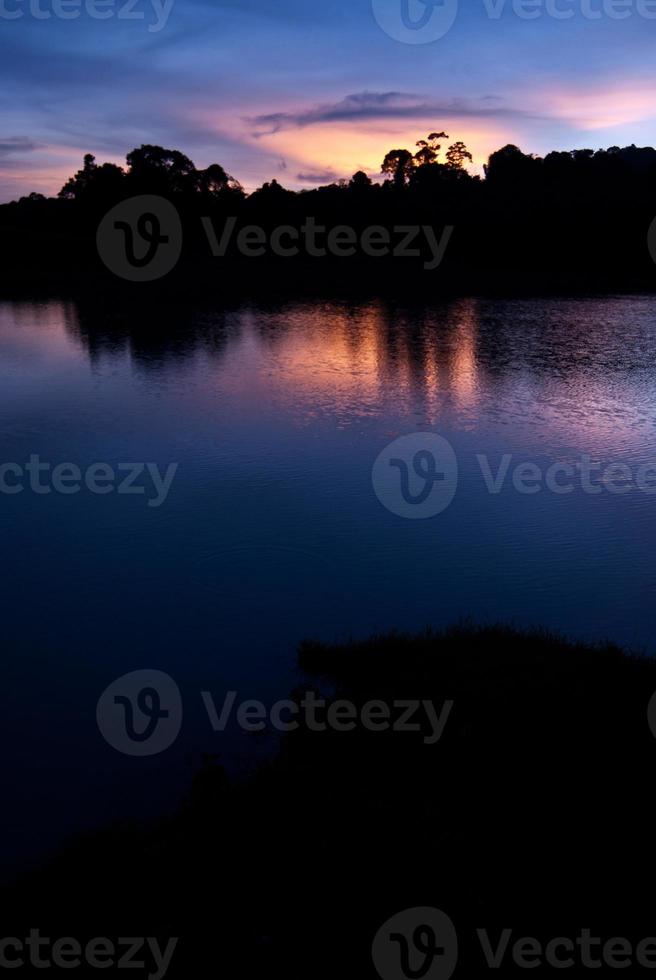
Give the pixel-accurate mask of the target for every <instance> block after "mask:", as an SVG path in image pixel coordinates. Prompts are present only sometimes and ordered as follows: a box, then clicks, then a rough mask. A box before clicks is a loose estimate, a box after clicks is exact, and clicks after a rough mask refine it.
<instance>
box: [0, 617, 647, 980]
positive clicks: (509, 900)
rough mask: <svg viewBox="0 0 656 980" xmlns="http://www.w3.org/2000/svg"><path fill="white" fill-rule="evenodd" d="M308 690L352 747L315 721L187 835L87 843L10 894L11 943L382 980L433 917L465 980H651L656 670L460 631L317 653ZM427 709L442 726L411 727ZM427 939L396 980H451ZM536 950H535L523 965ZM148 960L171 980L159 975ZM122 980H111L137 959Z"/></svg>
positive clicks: (613, 656)
mask: <svg viewBox="0 0 656 980" xmlns="http://www.w3.org/2000/svg"><path fill="white" fill-rule="evenodd" d="M299 666H300V668H301V670H302V672H303V675H304V676H303V680H302V682H301V683H300V685H299V690H298V691H297V692H296V695H295V696H296V698H297V699H298V700H299V701H300V699H301V698H307V694H306V693H301V692H307V691H308V690H309V688H310V687H312V686H313V685H314V687H315V689H316V691H317V692H318V693H317V697H320V696H321V693H322V692H323V693H324V694H325V695H326V697H327V699H328V701H329V702H333V701H334V700H336V699H339V700H341V701H345V702H349V704H350V705H351V707H348V706H344V705H342V706H341V707H340V708H335V709H334V714H333V716H332V717H333V720H335V719H337V723H335V724H332V726H331V725H326V728H325V730H323V731H320V730H315V729H316V728H317V724H316V723H315V722H316V720H317V717H318V718H319V719H320V720H321V719H324V718H325V715H323V714H321V715H318V716H317V717H315V720H314V721H308V716H307V713H305V714H304V715H302V717H303V723H302V724H301V726H300V727H299V728H298V729H297V730H295V731H291V732H289V733H287V734H285V735H284V736H283V737H282V743H281V749H280V753H279V754H278V756H277V757H276V759H275V760H274V761H272V762H271V763H270V764H269V765H267V766H266V767H264V768H263V769H261V770H260V771H259V772H258V773H257V774H256V776H255V777H254V778H251V779H249V780H247V781H243V782H240V783H237V784H231V783H230V782H229V780H228V779H227V777H226V776H225V774H224V772H223V770H222V769H221V768H220V767H219V766H218V765H215V764H214V763H213V762H212V761H211V760H208V761H207V763H206V765H205V766H204V768H203V770H202V771H201V772H200V774H199V775H198V777H197V779H196V780H195V783H194V785H193V787H192V789H191V792H190V794H189V798H188V800H187V801H186V803H185V805H184V807H183V808H182V809H181V811H180V812H179V813H178V814H177V816H175V818H173V819H171V820H167V821H166V822H162V823H161V824H160V825H158V826H155V827H148V828H145V829H144V828H134V827H116V828H113V829H108V830H105V831H103V832H102V833H98V834H95V835H90V836H88V837H87V838H85V839H78V840H76V841H75V842H73V843H72V844H71V846H70V847H69V848H67V849H66V851H65V852H63V853H61V854H60V855H59V856H58V857H57V858H56V860H53V861H51V862H50V863H49V864H48V865H47V866H46V867H44V868H43V869H42V870H40V871H39V872H38V873H36V874H33V875H31V876H30V877H29V879H24V880H22V881H21V882H19V883H18V885H15V886H13V887H12V888H11V889H10V890H9V891H8V892H5V895H4V898H3V908H2V918H1V921H2V932H3V936H11V937H19V936H20V937H23V938H24V937H26V936H28V935H29V931H30V929H38V930H39V935H40V936H41V937H49V938H50V941H51V942H52V941H54V939H55V937H75V938H76V941H77V942H78V943H80V944H82V945H83V944H84V943H85V942H87V941H88V940H89V939H96V938H97V937H107V938H110V937H111V939H110V943H113V944H114V947H115V949H116V950H118V949H119V939H121V937H122V939H123V940H124V938H125V937H157V939H158V943H159V948H161V949H164V948H166V947H167V942H168V941H169V939H170V938H171V937H179V941H178V942H177V944H176V946H175V949H173V950H172V952H171V956H170V962H169V964H168V966H167V967H166V975H167V976H169V977H197V978H201V977H203V978H204V977H210V976H217V977H221V976H225V977H231V978H241V977H243V978H252V977H256V976H268V975H280V976H284V977H299V978H300V977H303V978H308V977H349V978H351V977H352V978H360V977H362V978H364V977H375V976H377V975H378V974H377V973H376V971H375V969H374V966H373V964H372V957H371V945H372V939H373V937H374V935H375V934H376V933H377V931H378V930H379V928H380V926H381V925H382V924H383V923H384V922H385V921H386V920H387V919H388V918H389V917H390V916H392V915H394V914H395V913H397V912H399V911H401V910H404V909H409V908H416V907H421V906H430V907H433V908H437V909H440V910H442V911H443V912H444V913H446V914H447V915H448V916H449V918H450V920H451V921H452V922H453V924H454V927H455V930H456V932H457V936H458V945H459V950H458V962H457V966H456V972H455V976H456V977H460V976H462V977H472V976H483V977H485V976H494V975H495V974H496V975H497V976H499V975H501V976H507V975H509V974H512V975H517V976H521V975H523V974H524V971H525V970H526V969H527V968H530V967H529V965H528V964H532V965H533V966H536V965H538V964H541V970H540V971H539V975H541V976H542V975H545V974H546V975H547V976H550V975H551V974H552V972H553V971H555V970H556V969H557V966H554V965H553V962H551V961H550V959H549V957H551V960H553V959H554V958H555V959H558V958H560V959H561V960H562V961H563V963H562V966H564V967H566V969H567V975H568V976H573V975H579V974H580V975H582V976H587V975H589V970H590V969H591V968H593V969H594V968H595V967H594V965H593V964H594V963H596V962H597V961H599V963H600V964H601V967H600V968H598V974H599V975H606V974H607V973H608V971H609V970H610V969H613V967H614V966H616V967H619V966H620V964H622V966H623V968H628V969H629V972H631V973H638V974H639V975H647V976H648V975H649V972H648V970H649V967H653V966H654V964H655V963H656V940H654V946H653V947H650V946H649V945H648V944H646V943H645V940H646V939H648V938H649V937H653V936H656V908H655V907H654V905H655V903H654V899H653V897H652V892H653V889H652V888H651V882H652V881H653V875H654V870H655V864H656V862H655V859H654V847H653V838H654V832H653V825H654V815H655V809H654V802H655V793H654V784H655V781H656V739H655V738H654V737H653V736H652V734H651V731H650V728H649V725H648V720H647V706H648V703H649V700H650V698H651V695H652V693H653V692H654V690H656V663H655V662H653V661H651V660H646V659H641V658H637V657H630V656H628V655H626V654H624V653H623V652H622V651H620V650H619V649H617V648H615V647H612V646H608V647H605V648H593V647H587V646H583V645H575V644H571V643H568V642H566V641H564V640H562V639H560V638H558V637H554V636H551V635H548V634H545V633H530V634H522V633H518V632H514V631H512V630H509V629H502V628H485V629H475V628H459V629H457V630H453V631H449V632H447V633H443V634H435V633H425V634H422V635H418V636H414V637H408V636H387V637H382V638H376V639H373V640H371V641H369V642H367V643H358V644H349V645H344V646H340V647H334V648H333V647H324V646H321V645H316V644H310V643H308V644H306V645H304V646H303V647H302V649H301V650H300V652H299ZM417 701H419V702H422V703H423V704H424V705H433V707H434V709H435V711H434V714H432V713H431V711H430V710H423V709H420V708H415V710H414V713H413V714H412V715H409V714H408V711H409V704H408V703H413V702H417ZM372 702H380V704H378V706H377V707H376V706H374V707H372ZM403 702H405V703H403ZM403 713H405V715H406V717H405V719H404V720H403V719H402V715H403ZM287 717H288V716H287ZM353 718H355V719H356V720H355V722H353ZM431 718H433V719H434V718H438V719H439V720H440V724H439V725H437V726H436V724H435V723H434V721H433V722H431V720H430V719H431ZM363 719H365V720H364V721H363ZM402 720H403V723H401V722H402ZM350 723H353V724H354V727H350ZM408 725H410V726H413V725H414V726H417V725H418V730H409V731H408V730H405V729H406V728H407V727H408ZM319 727H320V726H319ZM340 728H342V729H346V728H350V730H338V729H340ZM34 778H35V779H38V778H39V774H38V772H36V773H34ZM71 805H74V802H73V801H72V803H71ZM43 819H44V821H46V820H47V819H48V815H47V813H44V814H43ZM504 929H505V930H512V932H511V934H510V935H509V934H508V933H507V932H506V933H504V932H503V930H504ZM477 930H481V932H479V933H477ZM586 930H588V932H586ZM396 935H397V938H396V940H393V941H392V943H391V947H390V948H392V949H394V950H398V955H399V957H400V956H401V952H402V946H403V942H404V940H403V938H402V935H401V933H400V932H399V931H398V930H397V933H396ZM408 936H409V937H410V938H409V939H408V943H409V944H410V945H409V947H408V948H409V950H410V954H409V955H410V959H409V961H408V962H407V963H406V971H407V970H408V969H409V970H410V971H411V972H406V973H404V972H398V970H399V969H401V970H402V969H403V963H402V960H401V959H399V960H398V963H397V966H396V967H390V969H393V968H394V969H396V970H397V972H396V973H388V976H389V977H390V978H392V977H395V976H398V977H403V976H428V977H429V978H432V977H442V976H446V975H448V973H445V972H442V973H439V972H434V973H431V972H425V973H422V972H421V969H422V964H424V963H425V962H426V961H425V955H424V954H423V953H420V952H418V950H420V949H421V948H422V947H421V945H417V946H416V948H415V947H414V946H413V945H412V942H413V940H412V935H411V933H409V934H408ZM504 936H505V937H507V942H506V943H505V944H504ZM486 937H487V940H486ZM525 937H532V939H533V940H534V942H533V945H531V944H529V945H528V946H522V947H521V948H518V947H516V946H515V944H516V943H517V941H518V940H522V939H523V938H525ZM558 937H560V938H561V939H565V941H566V942H565V944H564V945H563V944H562V943H561V944H559V945H558V944H556V945H553V944H552V946H551V947H549V949H550V953H549V957H547V954H546V950H547V947H548V944H549V943H550V941H552V940H554V939H555V938H558ZM416 938H417V940H418V941H422V936H418V937H416ZM425 938H426V937H425V936H424V939H425ZM438 938H439V937H438ZM613 939H614V940H616V941H617V942H618V943H619V944H620V945H619V946H615V945H612V944H611V945H610V946H609V945H608V941H609V940H613ZM446 940H448V937H446V939H444V938H443V940H442V941H443V943H445V944H446V945H448V943H447V942H446ZM488 940H489V944H490V947H489V948H487V947H486V941H488ZM535 943H537V945H535ZM604 943H605V944H606V945H605V946H604ZM641 943H642V945H640V944H641ZM500 944H501V945H500ZM438 945H439V943H438ZM429 946H430V944H429ZM145 948H146V947H145ZM440 948H442V947H440ZM64 949H66V947H64ZM120 949H121V953H122V955H127V947H126V946H125V944H124V945H123V946H122V947H120ZM650 949H651V962H650V963H648V961H649V956H650ZM604 950H605V952H604ZM638 950H640V953H639V955H638ZM540 951H541V952H540ZM4 952H5V953H6V955H7V957H9V958H10V957H11V956H18V955H19V953H18V948H17V947H16V948H12V949H5V950H4ZM41 952H42V955H43V956H44V957H47V947H46V946H45V945H44V946H43V948H42V950H41ZM74 952H75V950H74V949H73V952H72V953H71V951H70V950H69V958H70V961H72V960H74V959H75V956H74V955H73V953H74ZM448 952H449V951H448V950H447V953H448ZM447 953H439V954H436V959H435V963H434V964H433V966H434V967H435V969H437V968H438V966H439V963H440V962H442V963H444V962H445V960H441V961H440V957H443V956H446V955H447ZM23 955H24V957H25V960H26V962H29V954H28V953H26V952H24V953H23ZM93 955H94V956H96V957H98V956H99V955H100V954H99V952H98V947H97V946H94V947H93ZM430 955H431V956H432V954H430ZM494 956H497V957H500V959H498V962H499V964H500V965H499V966H498V967H497V968H493V967H492V966H490V965H489V964H488V958H489V957H492V958H493V957H494ZM545 957H547V958H546V959H545ZM609 957H610V958H611V960H612V958H613V957H614V958H615V960H614V961H613V962H609ZM100 958H101V959H102V956H101V957H100ZM133 958H134V959H135V960H137V961H140V960H143V961H144V962H145V964H146V967H148V968H147V969H146V967H144V970H143V975H147V974H148V972H150V974H151V975H156V969H155V967H154V966H153V965H152V964H153V962H154V961H153V959H152V957H150V958H149V957H148V956H147V955H146V956H144V955H143V953H142V955H136V954H135V955H134V957H133ZM104 959H105V962H106V963H109V966H108V968H107V969H105V975H107V976H109V975H112V974H113V973H114V969H115V967H113V966H112V965H111V963H112V962H114V963H116V962H117V961H118V953H117V955H116V956H115V957H114V959H113V960H112V957H111V955H109V954H108V952H107V950H105V954H104ZM570 960H571V963H570ZM490 962H491V961H490ZM379 965H380V964H379ZM116 968H118V967H116ZM29 969H30V968H29V967H28V966H26V967H25V968H24V970H22V971H19V972H18V973H17V974H16V975H23V974H24V972H27V971H28V970H29ZM162 969H164V968H162ZM71 970H72V972H71ZM71 970H69V975H72V976H79V975H85V971H86V972H87V973H88V974H89V975H97V971H98V967H97V965H93V968H92V967H90V966H89V965H88V962H87V965H86V967H85V966H84V965H83V964H81V965H80V966H79V967H78V968H71ZM53 973H56V974H58V973H59V970H50V974H53ZM119 975H122V974H119ZM135 975H136V974H135ZM160 975H161V970H160Z"/></svg>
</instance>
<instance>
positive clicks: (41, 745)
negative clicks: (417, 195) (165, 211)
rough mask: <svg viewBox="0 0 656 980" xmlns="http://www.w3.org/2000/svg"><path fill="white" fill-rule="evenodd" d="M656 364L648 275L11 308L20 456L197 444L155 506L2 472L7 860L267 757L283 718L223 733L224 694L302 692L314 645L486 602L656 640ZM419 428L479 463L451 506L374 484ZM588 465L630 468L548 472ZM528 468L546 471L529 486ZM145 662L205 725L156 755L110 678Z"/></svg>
mask: <svg viewBox="0 0 656 980" xmlns="http://www.w3.org/2000/svg"><path fill="white" fill-rule="evenodd" d="M655 364H656V299H654V298H644V297H629V298H626V297H623V298H604V299H576V300H570V299H549V300H531V301H504V302H501V301H487V300H476V299H468V300H459V301H457V302H453V303H449V304H444V305H440V306H435V307H432V308H426V307H419V308H410V307H408V306H402V305H399V306H394V305H389V304H388V303H383V302H367V303H362V304H359V305H358V304H352V303H351V304H340V303H323V304H322V303H299V304H292V303H290V304H288V305H279V306H269V307H255V306H243V307H240V308H236V309H232V310H229V311H223V312H217V311H213V310H211V309H209V310H208V309H207V308H203V309H200V308H199V309H198V310H193V311H192V310H190V309H189V308H186V309H185V310H184V311H179V310H176V309H175V308H169V309H166V310H161V309H152V308H147V309H143V308H142V309H128V310H125V309H124V310H121V311H114V312H112V313H110V312H108V311H107V310H103V309H101V308H99V307H98V308H96V307H94V306H93V305H89V304H86V305H78V304H76V303H73V302H59V301H57V302H47V303H25V302H17V303H13V302H12V303H4V304H2V305H0V463H12V464H16V466H19V467H24V465H25V463H26V462H27V461H28V460H29V459H30V457H31V456H35V455H36V456H38V457H39V460H40V461H41V462H43V463H45V464H48V465H49V466H50V467H54V466H56V465H58V464H61V463H71V464H74V465H75V466H77V467H79V469H80V471H81V472H82V473H84V472H86V470H87V469H88V467H90V466H91V465H92V464H95V463H98V462H102V463H105V464H107V465H108V466H110V467H112V469H113V470H115V471H117V470H118V466H119V464H128V463H147V462H150V463H156V464H157V466H158V467H159V472H165V471H166V470H167V468H168V467H169V465H170V464H177V470H176V472H175V476H174V478H173V482H172V484H171V487H170V491H169V493H168V495H167V496H166V499H165V500H164V502H162V503H161V505H160V506H157V507H153V506H148V500H149V499H151V502H152V498H153V497H154V496H155V492H154V490H153V487H152V485H151V484H150V483H149V482H148V481H147V480H146V478H145V477H144V476H142V477H141V478H139V479H138V480H137V483H138V484H139V483H141V484H143V485H144V486H145V488H146V493H145V494H135V493H117V492H116V491H115V490H114V491H112V492H107V493H103V494H101V493H93V492H91V491H90V490H89V489H88V488H87V487H84V488H83V489H81V490H80V492H78V493H70V494H64V493H59V492H50V493H37V492H35V490H34V489H32V488H31V487H30V485H29V483H28V482H27V478H26V477H24V481H25V483H24V489H23V490H22V492H20V493H11V494H9V493H0V543H1V545H2V571H3V576H2V593H1V594H2V617H1V620H0V623H1V627H0V629H1V632H0V635H1V636H2V684H1V687H0V690H1V692H2V693H1V694H0V702H1V710H2V717H3V722H4V725H3V727H4V729H5V735H4V738H3V744H2V750H1V751H2V756H3V758H2V771H3V777H4V783H5V794H3V796H4V800H3V814H4V832H3V837H2V846H1V854H0V856H1V857H2V858H3V859H4V860H5V861H9V860H12V859H23V858H25V857H26V856H29V855H31V854H34V853H37V852H40V851H42V850H44V849H45V848H47V847H49V846H51V844H52V843H54V842H55V841H57V840H58V839H60V838H61V836H62V835H63V834H66V833H68V832H69V831H72V830H75V829H76V828H79V827H87V826H92V825H95V824H102V823H105V822H107V821H108V820H110V819H112V818H114V817H122V816H128V815H134V816H144V815H148V814H149V813H156V812H158V811H159V810H160V809H161V808H162V807H165V806H169V805H174V803H175V801H176V800H177V799H178V798H179V797H180V794H182V793H183V792H184V791H185V790H186V788H187V786H188V782H189V778H190V775H191V773H193V772H194V771H195V770H196V769H197V767H198V763H199V758H200V754H201V753H202V752H203V751H207V752H211V753H216V754H217V755H218V756H219V757H220V758H221V759H222V760H223V761H225V763H226V764H227V765H228V766H229V767H231V768H233V769H236V770H243V769H245V768H247V767H248V765H250V764H251V763H252V760H253V759H254V758H257V757H259V755H260V754H261V753H262V752H266V751H267V740H266V739H263V738H261V737H259V736H254V735H247V734H242V733H239V732H231V733H228V734H226V735H223V736H222V735H219V734H215V733H213V732H212V731H211V728H210V725H209V721H208V718H207V715H206V713H205V711H204V708H203V703H202V700H201V696H200V692H201V691H211V692H213V694H214V697H215V700H217V702H221V700H222V698H223V695H224V693H225V692H226V691H228V690H235V691H237V692H238V694H239V698H240V699H242V698H244V699H245V698H259V699H261V700H264V701H265V702H267V703H268V702H270V701H272V700H275V699H276V698H279V697H284V696H285V694H286V693H287V692H288V691H289V690H290V688H291V687H292V686H294V684H295V683H296V682H297V677H296V675H295V672H294V658H295V650H296V647H297V644H298V642H299V641H300V640H301V639H302V638H304V637H316V638H320V639H325V640H331V639H340V638H343V637H347V636H350V635H356V636H359V635H366V634H369V633H371V632H373V631H380V630H388V629H391V628H398V629H409V630H416V629H420V628H422V627H423V626H425V625H427V624H433V625H436V626H441V625H444V624H448V623H452V622H454V621H456V620H458V619H459V618H461V617H473V618H474V619H476V620H481V621H490V620H512V621H514V622H515V623H517V624H522V625H531V624H538V625H544V626H548V627H551V628H554V629H558V630H562V631H564V632H565V633H567V634H568V635H571V636H575V637H581V638H585V639H590V640H602V639H605V638H610V639H613V640H615V641H618V642H619V643H622V644H625V645H628V646H631V647H640V648H644V649H645V650H647V651H648V652H650V653H653V652H654V650H655V649H656V641H655V634H654V609H655V608H656V603H655V602H654V591H655V588H656V562H655V558H656V535H655V533H654V532H655V531H656V496H655V495H654V494H653V493H650V492H648V491H649V490H650V489H652V490H653V489H654V487H653V484H654V483H656V473H652V474H651V475H652V477H653V480H652V486H651V487H650V486H649V480H648V477H649V470H648V469H647V467H649V466H650V465H653V466H656V368H655ZM411 433H437V434H439V435H440V436H442V437H444V438H445V439H446V440H448V443H449V444H450V445H451V447H452V448H453V451H454V453H455V457H456V459H457V464H458V483H457V490H456V492H455V495H454V498H453V501H452V503H451V504H450V506H449V507H448V508H447V509H445V510H443V511H442V512H441V513H437V514H436V515H435V516H433V517H431V518H429V519H425V520H415V519H409V518H408V517H404V516H399V515H398V514H397V513H393V512H391V511H390V510H389V509H386V507H385V506H383V505H382V504H381V502H380V500H379V499H378V496H377V494H376V492H375V490H374V486H373V484H372V467H373V464H374V462H375V461H376V459H377V457H378V456H379V454H380V453H381V451H383V449H384V448H385V447H386V446H387V445H388V444H389V443H390V442H392V441H393V440H395V439H397V438H398V437H401V436H403V435H407V434H411ZM418 438H419V437H418ZM417 445H420V443H417ZM504 456H505V460H506V462H505V463H504V462H503V460H504ZM509 456H510V457H511V458H510V459H509V458H508V457H509ZM480 457H484V460H481V459H480ZM585 457H588V458H589V459H590V461H591V462H594V463H598V464H600V466H601V467H602V468H605V467H608V466H611V465H613V464H622V465H623V466H624V467H625V468H627V469H625V470H624V475H623V476H622V479H620V478H619V477H618V475H617V474H615V475H614V476H613V477H611V475H610V474H609V473H608V472H606V474H605V476H603V477H602V478H601V482H600V476H599V474H600V473H602V470H601V469H596V470H594V474H593V476H592V477H591V482H590V485H589V486H587V485H584V484H583V480H582V478H581V477H579V476H578V475H577V476H575V477H574V478H573V479H571V480H569V478H568V477H567V473H568V472H569V471H567V470H561V471H559V474H558V476H557V477H554V478H553V479H555V480H556V482H555V484H554V482H553V480H552V479H551V478H550V482H551V485H552V487H553V486H556V487H558V486H561V485H563V484H568V482H569V483H571V484H572V486H573V489H572V490H571V492H566V493H560V492H554V490H553V489H549V488H548V487H546V486H545V485H544V484H540V483H539V481H536V479H535V477H536V472H537V473H541V474H547V472H548V471H549V467H551V466H553V464H555V463H558V464H564V465H566V466H570V467H572V468H573V469H572V472H574V473H575V474H579V473H580V464H581V461H582V460H584V459H585ZM409 463H410V464H411V463H412V460H409ZM526 463H530V464H533V468H532V469H531V470H530V471H522V472H523V473H524V475H525V476H526V474H527V473H529V475H531V474H532V475H533V479H532V480H529V484H530V486H532V487H533V489H535V487H536V486H537V487H538V489H537V492H532V493H528V492H520V489H518V487H519V488H521V487H522V486H523V487H524V488H526V486H527V485H528V484H526V483H524V484H522V483H521V482H518V478H517V476H516V474H515V469H516V467H517V466H518V465H519V464H526ZM500 465H503V466H504V467H505V468H506V470H507V478H506V480H505V481H504V482H503V486H501V487H500V490H499V492H498V493H491V492H489V490H488V488H487V485H486V480H485V472H486V467H487V468H489V474H488V476H490V475H491V476H492V477H494V476H496V474H497V473H498V471H499V467H500ZM535 467H538V470H537V471H536V470H535ZM577 467H578V468H577ZM641 468H642V469H641ZM501 472H502V473H503V470H502V471H501ZM640 474H642V475H640ZM545 478H546V477H545ZM48 479H49V477H48V475H47V473H46V471H43V472H42V477H41V480H42V481H45V482H46V483H47V480H48ZM413 479H414V477H413ZM4 480H5V485H6V486H15V485H16V484H17V482H19V480H20V476H19V471H18V470H16V469H15V468H13V469H12V470H11V471H8V470H5V471H4ZM639 484H640V485H639ZM413 489H414V490H415V491H416V490H417V489H420V487H419V486H418V485H415V484H413ZM619 491H622V492H619ZM408 507H409V508H410V509H411V507H412V505H411V504H408ZM410 516H411V515H410ZM141 668H144V669H145V668H156V669H159V670H163V671H166V672H167V673H168V674H170V675H171V676H172V677H173V678H174V679H175V681H176V683H177V684H178V685H179V687H180V690H181V692H182V697H183V703H184V722H183V726H182V731H181V734H180V736H179V738H178V739H177V741H176V742H175V744H174V745H172V746H171V748H169V749H168V750H167V751H166V752H163V753H161V754H159V755H155V756H152V757H150V758H147V759H141V758H132V757H128V756H125V755H122V754H120V753H119V752H117V751H116V750H115V749H114V748H112V747H111V746H110V745H108V744H107V743H106V742H105V741H104V740H103V738H102V737H101V735H100V733H99V730H98V727H97V724H96V704H97V701H98V698H99V696H100V694H101V692H102V691H103V690H104V689H105V688H106V687H107V685H108V684H110V683H111V682H112V681H113V680H114V679H115V678H117V677H119V676H120V675H122V674H124V673H126V672H129V671H133V670H137V669H141Z"/></svg>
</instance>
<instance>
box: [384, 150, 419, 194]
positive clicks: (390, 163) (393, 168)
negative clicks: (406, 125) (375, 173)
mask: <svg viewBox="0 0 656 980" xmlns="http://www.w3.org/2000/svg"><path fill="white" fill-rule="evenodd" d="M413 165H414V159H413V156H412V153H410V150H390V151H389V153H387V154H386V155H385V159H384V160H383V164H382V166H381V168H380V169H381V173H384V174H389V175H390V176H391V177H392V179H393V180H394V185H395V187H397V188H401V187H403V186H404V185H405V182H406V178H407V177H408V175H409V173H410V172H411V170H412V167H413Z"/></svg>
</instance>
